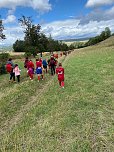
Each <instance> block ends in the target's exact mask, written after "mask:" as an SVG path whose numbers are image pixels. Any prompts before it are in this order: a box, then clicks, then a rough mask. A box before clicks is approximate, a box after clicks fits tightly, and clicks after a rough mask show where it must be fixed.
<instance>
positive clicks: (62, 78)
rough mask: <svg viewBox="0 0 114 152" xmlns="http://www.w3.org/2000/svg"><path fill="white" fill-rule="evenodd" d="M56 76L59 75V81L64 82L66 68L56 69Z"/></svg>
mask: <svg viewBox="0 0 114 152" xmlns="http://www.w3.org/2000/svg"><path fill="white" fill-rule="evenodd" d="M56 74H57V75H58V80H59V81H64V68H62V67H58V68H56Z"/></svg>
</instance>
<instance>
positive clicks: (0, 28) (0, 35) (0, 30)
mask: <svg viewBox="0 0 114 152" xmlns="http://www.w3.org/2000/svg"><path fill="white" fill-rule="evenodd" d="M3 30H4V26H3V23H2V20H1V19H0V39H2V40H3V39H6V36H5V35H4V34H3Z"/></svg>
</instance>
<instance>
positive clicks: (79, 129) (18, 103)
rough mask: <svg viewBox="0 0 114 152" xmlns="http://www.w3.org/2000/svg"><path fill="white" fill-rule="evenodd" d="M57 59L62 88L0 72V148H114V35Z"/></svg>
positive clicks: (54, 151)
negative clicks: (17, 81)
mask: <svg viewBox="0 0 114 152" xmlns="http://www.w3.org/2000/svg"><path fill="white" fill-rule="evenodd" d="M61 60H63V67H64V68H65V88H64V89H61V88H59V86H58V82H57V77H56V76H55V77H50V75H47V76H46V78H45V80H44V81H42V82H40V83H38V82H37V78H35V79H34V81H32V82H31V81H29V80H28V78H27V77H26V71H25V70H24V69H22V77H21V83H20V84H9V83H8V75H5V76H0V152H113V151H114V38H113V37H112V38H110V39H109V40H106V41H105V42H102V43H100V44H98V45H96V46H93V47H88V48H84V49H80V50H75V51H74V52H72V53H71V54H70V55H69V56H67V57H66V58H65V60H64V58H62V59H61ZM18 62H20V61H18ZM19 65H20V67H22V66H23V64H22V62H20V63H19Z"/></svg>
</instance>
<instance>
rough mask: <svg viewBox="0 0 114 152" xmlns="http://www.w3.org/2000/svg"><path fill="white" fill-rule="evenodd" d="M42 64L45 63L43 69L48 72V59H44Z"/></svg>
mask: <svg viewBox="0 0 114 152" xmlns="http://www.w3.org/2000/svg"><path fill="white" fill-rule="evenodd" d="M42 64H43V71H44V72H46V73H47V65H48V63H47V61H46V59H44V60H43V61H42Z"/></svg>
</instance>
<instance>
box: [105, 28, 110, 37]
mask: <svg viewBox="0 0 114 152" xmlns="http://www.w3.org/2000/svg"><path fill="white" fill-rule="evenodd" d="M110 36H111V30H110V29H109V27H106V28H105V37H106V38H109V37H110Z"/></svg>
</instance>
